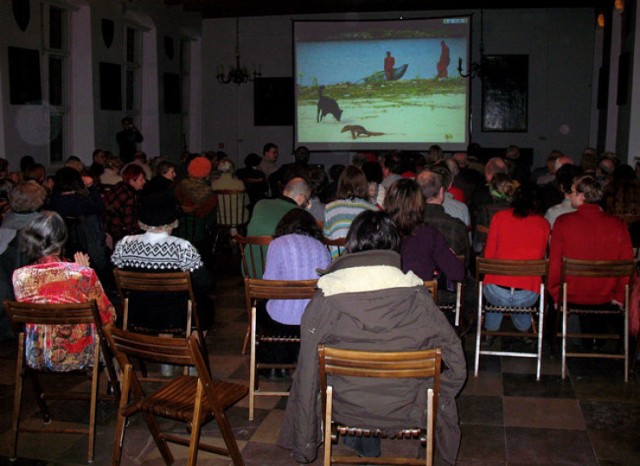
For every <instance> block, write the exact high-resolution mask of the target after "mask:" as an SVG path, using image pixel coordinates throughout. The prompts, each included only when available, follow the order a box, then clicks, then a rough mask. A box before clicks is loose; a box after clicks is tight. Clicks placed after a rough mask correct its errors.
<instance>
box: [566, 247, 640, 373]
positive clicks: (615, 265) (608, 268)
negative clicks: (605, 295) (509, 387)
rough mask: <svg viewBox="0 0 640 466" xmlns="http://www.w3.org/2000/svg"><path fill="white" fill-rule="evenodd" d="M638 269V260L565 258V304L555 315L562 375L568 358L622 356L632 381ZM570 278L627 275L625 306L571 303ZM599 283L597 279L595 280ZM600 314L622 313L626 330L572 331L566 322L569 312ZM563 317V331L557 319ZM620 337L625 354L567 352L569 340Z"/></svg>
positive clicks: (612, 357)
mask: <svg viewBox="0 0 640 466" xmlns="http://www.w3.org/2000/svg"><path fill="white" fill-rule="evenodd" d="M635 272H636V262H635V261H634V260H611V261H597V260H579V259H568V258H566V257H564V258H563V259H562V269H561V272H560V283H561V285H562V303H561V306H560V308H559V309H558V313H557V314H556V331H555V335H556V337H561V338H562V378H563V379H564V378H565V376H566V367H567V366H566V362H567V358H569V357H571V358H605V359H623V360H624V381H625V382H628V381H629V305H630V304H629V296H630V291H629V290H630V286H631V283H632V282H633V276H634V275H635ZM567 277H583V278H618V279H624V278H625V277H626V278H628V280H629V281H628V282H627V284H626V285H625V292H624V295H625V296H624V306H623V307H622V309H620V308H618V307H617V306H615V305H610V304H607V303H605V304H604V305H602V306H580V305H577V304H573V303H570V302H568V300H567V294H568V289H569V284H568V283H567ZM594 286H597V282H596V283H594ZM572 314H576V315H600V316H620V317H621V318H622V319H623V321H624V324H623V326H624V331H623V335H622V337H621V336H620V335H619V334H617V333H586V332H579V333H569V332H568V327H567V321H568V318H569V316H570V315H572ZM560 316H562V333H558V320H559V319H560ZM568 338H579V339H585V338H587V339H609V340H611V339H617V340H619V339H620V338H622V339H623V340H624V349H623V354H611V353H602V352H597V351H594V352H588V353H585V352H569V351H567V339H568Z"/></svg>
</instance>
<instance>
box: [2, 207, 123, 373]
mask: <svg viewBox="0 0 640 466" xmlns="http://www.w3.org/2000/svg"><path fill="white" fill-rule="evenodd" d="M66 239H67V228H66V226H65V223H64V220H63V219H62V218H61V217H60V216H59V215H58V214H57V213H55V212H43V213H42V215H41V216H40V217H38V218H36V219H34V220H33V221H32V222H31V223H30V224H29V226H28V227H26V228H25V229H24V230H22V231H21V232H20V236H19V242H20V250H21V252H22V253H23V254H24V255H25V256H26V258H27V260H28V261H29V262H30V263H31V265H27V266H26V267H22V268H20V269H18V270H16V271H15V272H14V274H13V288H14V292H15V296H16V299H17V300H18V301H21V302H28V303H49V304H63V303H84V302H87V301H90V300H93V299H95V300H96V302H97V305H98V309H99V311H100V318H101V319H102V322H103V324H107V323H110V322H113V321H114V320H115V310H114V308H113V305H112V304H111V302H109V299H108V298H107V296H106V295H105V293H104V290H103V288H102V285H101V284H100V281H99V280H98V276H97V275H96V273H95V271H94V270H93V269H92V268H90V267H89V263H88V262H89V261H88V256H86V255H85V254H82V253H77V254H76V255H75V262H68V261H65V260H64V259H63V258H62V248H63V246H64V243H65V241H66ZM94 335H95V326H94V325H86V324H77V325H34V324H31V325H27V328H26V348H25V349H26V355H27V364H28V365H29V366H30V367H33V368H36V369H42V368H45V367H46V368H47V369H49V370H52V371H62V372H64V371H70V370H78V369H84V368H86V367H88V366H91V365H92V364H93V351H92V348H91V346H92V344H93V338H94Z"/></svg>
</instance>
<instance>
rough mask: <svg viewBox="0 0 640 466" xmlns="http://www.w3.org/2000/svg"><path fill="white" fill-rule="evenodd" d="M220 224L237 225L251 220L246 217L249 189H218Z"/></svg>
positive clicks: (216, 191)
mask: <svg viewBox="0 0 640 466" xmlns="http://www.w3.org/2000/svg"><path fill="white" fill-rule="evenodd" d="M214 193H216V195H217V196H218V226H223V227H237V226H238V225H243V224H245V223H247V222H248V221H249V219H248V217H247V218H245V204H246V203H247V201H248V198H247V191H246V190H244V189H242V190H240V189H238V190H236V189H218V190H215V191H214Z"/></svg>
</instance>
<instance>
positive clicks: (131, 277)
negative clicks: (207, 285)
mask: <svg viewBox="0 0 640 466" xmlns="http://www.w3.org/2000/svg"><path fill="white" fill-rule="evenodd" d="M113 274H114V276H115V280H116V287H117V289H118V295H119V296H120V300H121V303H122V328H123V329H124V330H133V331H135V332H138V333H147V334H148V333H152V334H167V335H170V336H178V337H188V336H189V335H190V334H191V333H192V332H193V331H195V332H196V333H197V334H198V339H199V341H200V342H202V345H203V348H202V350H203V352H204V353H205V354H207V348H206V344H205V338H204V333H203V332H202V328H201V327H200V322H199V319H198V312H197V309H196V299H195V296H194V294H193V287H192V285H191V274H190V273H189V272H167V273H147V272H131V271H125V270H119V269H114V271H113ZM131 292H138V293H148V294H149V296H152V295H153V294H154V293H167V292H168V293H181V294H184V295H185V297H186V307H185V309H184V310H183V311H184V312H185V313H186V325H185V327H184V329H163V328H157V329H153V331H152V332H150V329H142V328H135V327H134V328H129V327H130V325H129V313H130V312H133V313H135V309H130V305H129V294H130V293H131ZM180 311H181V310H180V309H176V312H180ZM205 361H206V364H207V365H208V364H209V358H208V357H207V358H206V359H205ZM185 370H186V369H185Z"/></svg>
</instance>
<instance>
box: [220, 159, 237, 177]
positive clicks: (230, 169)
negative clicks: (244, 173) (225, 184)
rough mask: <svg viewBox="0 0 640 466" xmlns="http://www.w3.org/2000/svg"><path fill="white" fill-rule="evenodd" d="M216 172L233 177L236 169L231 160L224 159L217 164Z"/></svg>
mask: <svg viewBox="0 0 640 466" xmlns="http://www.w3.org/2000/svg"><path fill="white" fill-rule="evenodd" d="M218 171H219V172H220V173H221V174H223V175H233V174H234V173H235V172H236V167H235V165H234V164H233V162H232V161H231V160H229V159H224V160H221V161H220V163H218Z"/></svg>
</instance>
